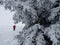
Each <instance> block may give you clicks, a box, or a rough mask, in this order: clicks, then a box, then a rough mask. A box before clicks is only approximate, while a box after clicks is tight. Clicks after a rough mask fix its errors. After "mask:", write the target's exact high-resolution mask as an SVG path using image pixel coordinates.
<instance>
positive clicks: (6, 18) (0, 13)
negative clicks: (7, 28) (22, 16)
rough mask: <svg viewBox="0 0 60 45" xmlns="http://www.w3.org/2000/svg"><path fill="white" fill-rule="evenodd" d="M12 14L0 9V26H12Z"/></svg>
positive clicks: (2, 8)
mask: <svg viewBox="0 0 60 45" xmlns="http://www.w3.org/2000/svg"><path fill="white" fill-rule="evenodd" d="M13 14H14V13H13V12H10V11H9V10H5V9H4V7H2V6H1V7H0V25H12V24H13V20H12V17H13Z"/></svg>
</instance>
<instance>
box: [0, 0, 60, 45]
mask: <svg viewBox="0 0 60 45" xmlns="http://www.w3.org/2000/svg"><path fill="white" fill-rule="evenodd" d="M0 5H3V6H4V8H5V9H9V10H10V11H12V12H15V14H14V15H13V18H12V19H13V20H14V23H15V24H18V23H20V22H22V23H23V24H25V26H24V28H23V29H22V31H20V32H19V34H18V35H16V39H17V40H18V43H19V44H18V45H60V0H0Z"/></svg>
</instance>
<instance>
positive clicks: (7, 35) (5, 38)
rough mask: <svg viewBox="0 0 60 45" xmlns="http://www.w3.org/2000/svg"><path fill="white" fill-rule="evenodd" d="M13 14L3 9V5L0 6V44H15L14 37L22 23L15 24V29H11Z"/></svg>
mask: <svg viewBox="0 0 60 45" xmlns="http://www.w3.org/2000/svg"><path fill="white" fill-rule="evenodd" d="M13 14H14V12H10V11H9V10H5V9H4V7H3V6H0V45H17V44H18V42H17V39H14V38H15V36H16V35H18V34H19V31H21V30H22V28H23V27H24V24H22V23H21V22H20V23H18V24H16V30H15V31H13V25H14V21H13V19H12V18H13Z"/></svg>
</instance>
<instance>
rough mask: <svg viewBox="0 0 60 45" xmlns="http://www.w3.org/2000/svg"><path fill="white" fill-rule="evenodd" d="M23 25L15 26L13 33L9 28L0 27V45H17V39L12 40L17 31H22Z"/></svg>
mask: <svg viewBox="0 0 60 45" xmlns="http://www.w3.org/2000/svg"><path fill="white" fill-rule="evenodd" d="M22 28H23V25H21V26H17V27H16V30H15V31H13V29H12V27H11V26H1V27H0V45H17V43H18V42H17V39H14V38H15V37H14V36H16V35H18V34H19V31H20V30H22Z"/></svg>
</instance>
